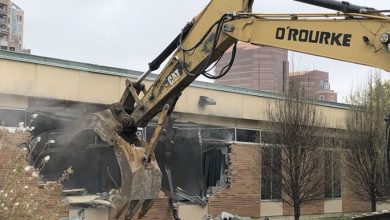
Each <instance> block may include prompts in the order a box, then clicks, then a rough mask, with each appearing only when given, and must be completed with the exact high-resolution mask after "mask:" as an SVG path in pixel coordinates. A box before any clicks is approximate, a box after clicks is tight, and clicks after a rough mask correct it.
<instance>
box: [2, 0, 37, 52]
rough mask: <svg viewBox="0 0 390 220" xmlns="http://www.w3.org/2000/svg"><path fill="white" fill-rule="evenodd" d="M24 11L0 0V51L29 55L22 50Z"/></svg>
mask: <svg viewBox="0 0 390 220" xmlns="http://www.w3.org/2000/svg"><path fill="white" fill-rule="evenodd" d="M23 23H24V11H23V10H22V9H21V8H20V7H19V6H17V5H16V4H14V3H13V2H11V1H9V0H0V49H1V50H9V51H15V52H22V53H30V50H24V49H23Z"/></svg>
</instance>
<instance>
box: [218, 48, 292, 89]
mask: <svg viewBox="0 0 390 220" xmlns="http://www.w3.org/2000/svg"><path fill="white" fill-rule="evenodd" d="M231 55H232V49H231V48H230V49H229V50H228V51H226V52H225V55H224V56H223V57H222V59H221V61H220V62H219V63H218V64H217V66H216V68H215V71H216V72H217V73H218V72H220V71H221V69H222V68H223V67H224V66H226V65H227V64H228V63H229V61H230V57H231ZM288 66H289V65H288V51H287V50H284V49H278V48H273V47H259V46H255V45H252V44H247V43H242V42H239V43H238V45H237V52H236V58H235V61H234V65H233V66H232V68H231V69H230V71H229V73H228V74H227V75H226V76H224V77H222V78H220V79H217V80H216V81H215V82H216V83H220V84H224V85H230V86H236V87H241V88H247V89H256V90H262V91H269V92H277V93H283V91H284V85H285V84H286V81H287V80H288Z"/></svg>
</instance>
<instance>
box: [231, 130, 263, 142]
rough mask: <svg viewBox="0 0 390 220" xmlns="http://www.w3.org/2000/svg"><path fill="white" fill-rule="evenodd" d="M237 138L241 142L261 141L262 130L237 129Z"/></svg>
mask: <svg viewBox="0 0 390 220" xmlns="http://www.w3.org/2000/svg"><path fill="white" fill-rule="evenodd" d="M236 137H237V140H236V141H240V142H250V143H259V142H260V132H259V131H256V130H247V129H237V133H236Z"/></svg>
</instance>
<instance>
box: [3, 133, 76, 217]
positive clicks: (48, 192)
mask: <svg viewBox="0 0 390 220" xmlns="http://www.w3.org/2000/svg"><path fill="white" fill-rule="evenodd" d="M28 138H29V135H28V134H26V133H9V132H7V131H5V130H0V218H1V217H6V219H49V220H51V219H59V218H61V217H67V216H69V207H68V205H67V204H66V203H64V202H63V199H62V197H61V194H62V186H61V184H59V183H56V182H53V183H44V184H40V185H38V179H37V173H36V171H35V170H34V169H33V168H31V167H29V166H28V163H27V162H26V154H27V151H26V150H25V149H23V146H22V144H23V143H24V142H26V141H27V140H28ZM34 172H35V173H34Z"/></svg>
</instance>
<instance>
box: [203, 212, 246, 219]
mask: <svg viewBox="0 0 390 220" xmlns="http://www.w3.org/2000/svg"><path fill="white" fill-rule="evenodd" d="M251 219H252V218H249V217H240V216H238V215H233V214H231V213H228V212H221V214H220V215H218V216H217V217H216V218H215V219H214V218H212V217H211V216H207V218H206V220H251Z"/></svg>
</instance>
